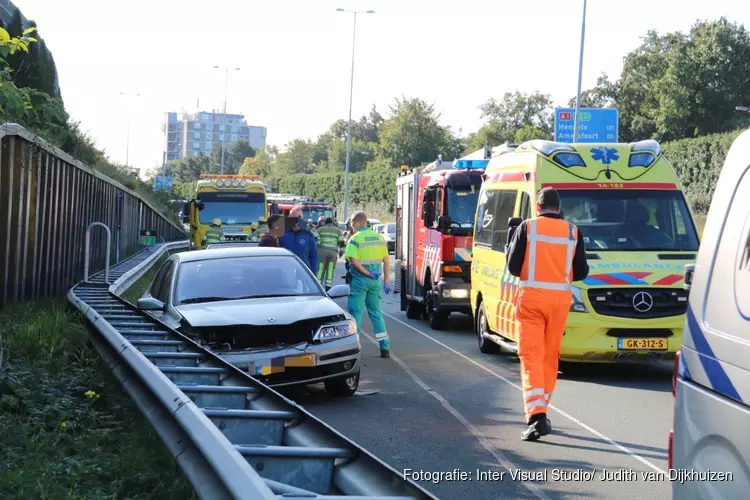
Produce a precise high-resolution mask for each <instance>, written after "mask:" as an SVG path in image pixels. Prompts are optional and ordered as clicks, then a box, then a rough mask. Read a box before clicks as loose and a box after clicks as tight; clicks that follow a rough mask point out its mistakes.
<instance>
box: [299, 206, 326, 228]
mask: <svg viewBox="0 0 750 500" xmlns="http://www.w3.org/2000/svg"><path fill="white" fill-rule="evenodd" d="M321 217H330V218H331V219H333V209H330V208H303V209H302V218H303V219H304V220H310V219H312V221H313V222H314V223H316V224H317V223H318V219H319V218H321Z"/></svg>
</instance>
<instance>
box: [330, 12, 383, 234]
mask: <svg viewBox="0 0 750 500" xmlns="http://www.w3.org/2000/svg"><path fill="white" fill-rule="evenodd" d="M336 12H348V13H350V14H354V28H353V32H352V73H351V80H350V82H349V123H348V125H347V132H346V171H345V173H344V220H348V218H349V166H350V165H351V160H352V102H353V99H354V53H355V52H354V48H355V46H356V41H357V14H374V13H375V11H374V10H368V11H354V10H345V9H336Z"/></svg>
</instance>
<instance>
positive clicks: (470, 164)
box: [453, 159, 490, 170]
mask: <svg viewBox="0 0 750 500" xmlns="http://www.w3.org/2000/svg"><path fill="white" fill-rule="evenodd" d="M489 162H490V160H463V159H462V160H456V161H454V162H453V168H455V169H457V170H473V169H480V170H483V169H485V168H487V164H488V163H489Z"/></svg>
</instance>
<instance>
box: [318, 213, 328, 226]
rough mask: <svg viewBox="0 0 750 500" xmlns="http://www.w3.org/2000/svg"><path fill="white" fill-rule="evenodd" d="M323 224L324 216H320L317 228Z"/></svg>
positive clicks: (324, 221)
mask: <svg viewBox="0 0 750 500" xmlns="http://www.w3.org/2000/svg"><path fill="white" fill-rule="evenodd" d="M325 223H326V217H325V215H321V216H320V217H318V225H319V226H322V225H323V224H325Z"/></svg>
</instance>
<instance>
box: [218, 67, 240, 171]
mask: <svg viewBox="0 0 750 500" xmlns="http://www.w3.org/2000/svg"><path fill="white" fill-rule="evenodd" d="M214 68H216V69H221V68H219V66H214ZM224 70H225V73H224V119H223V120H222V128H223V129H224V130H222V132H221V175H224V150H225V149H226V148H225V147H224V143H225V137H226V136H225V134H226V133H227V89H228V83H229V68H224ZM234 70H235V71H239V70H240V68H234Z"/></svg>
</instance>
